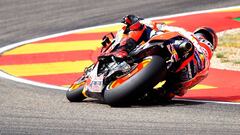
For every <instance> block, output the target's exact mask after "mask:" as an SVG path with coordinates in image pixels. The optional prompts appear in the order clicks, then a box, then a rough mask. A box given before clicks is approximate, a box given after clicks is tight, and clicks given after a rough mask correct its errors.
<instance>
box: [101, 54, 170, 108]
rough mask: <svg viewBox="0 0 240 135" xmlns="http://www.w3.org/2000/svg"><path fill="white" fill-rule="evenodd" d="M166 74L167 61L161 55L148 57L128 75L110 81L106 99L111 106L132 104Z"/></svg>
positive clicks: (105, 92) (105, 94) (105, 93)
mask: <svg viewBox="0 0 240 135" xmlns="http://www.w3.org/2000/svg"><path fill="white" fill-rule="evenodd" d="M165 75H166V66H165V61H164V60H163V59H162V58H161V57H160V56H151V57H147V58H145V59H144V60H143V61H142V62H140V63H139V64H138V66H137V67H136V68H135V69H134V70H132V71H131V72H130V73H129V74H128V75H126V76H124V77H122V78H118V79H117V80H115V81H113V82H111V83H109V85H108V86H107V87H106V88H105V91H104V101H105V102H106V103H107V104H109V105H111V106H121V105H127V104H131V103H132V101H135V100H136V99H137V98H139V97H140V96H143V95H144V94H146V93H147V91H148V90H150V89H152V88H153V87H154V86H155V85H156V84H157V83H158V82H160V81H163V80H164V79H165Z"/></svg>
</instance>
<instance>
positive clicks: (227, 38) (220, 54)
mask: <svg viewBox="0 0 240 135" xmlns="http://www.w3.org/2000/svg"><path fill="white" fill-rule="evenodd" d="M218 37H219V41H218V42H219V44H218V47H217V49H216V51H215V53H214V55H213V58H212V60H211V67H212V68H218V69H228V70H238V71H240V28H238V29H233V30H228V31H224V32H221V33H218Z"/></svg>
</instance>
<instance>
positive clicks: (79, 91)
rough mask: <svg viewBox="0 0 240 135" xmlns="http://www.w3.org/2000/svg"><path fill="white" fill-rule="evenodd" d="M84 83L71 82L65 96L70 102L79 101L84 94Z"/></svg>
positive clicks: (83, 97)
mask: <svg viewBox="0 0 240 135" xmlns="http://www.w3.org/2000/svg"><path fill="white" fill-rule="evenodd" d="M83 93H84V83H80V84H73V85H72V86H71V87H70V88H69V89H68V90H67V92H66V97H67V99H68V100H69V101H70V102H81V101H83V100H84V99H85V98H86V97H85V96H84V94H83Z"/></svg>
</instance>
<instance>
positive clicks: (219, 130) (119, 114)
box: [0, 0, 240, 134]
mask: <svg viewBox="0 0 240 135" xmlns="http://www.w3.org/2000/svg"><path fill="white" fill-rule="evenodd" d="M237 5H240V1H239V0H211V1H208V0H201V1H196V0H178V1H169V0H148V1H144V0H141V1H139V0H131V1H126V2H125V3H123V1H122V0H116V1H110V0H109V1H108V0H101V1H98V0H90V1H88V0H44V1H40V0H24V1H19V0H1V1H0V46H1V47H2V46H6V45H8V44H11V43H15V42H19V41H23V40H27V39H32V38H36V37H40V36H46V35H49V34H54V33H59V32H64V31H68V30H74V29H78V28H83V27H89V26H94V25H100V24H108V23H113V22H118V21H119V20H120V18H121V17H122V16H124V15H126V14H129V13H135V14H138V15H140V16H143V17H153V16H160V15H168V14H175V13H181V12H186V11H196V10H203V9H212V8H219V7H227V6H237ZM63 79H65V78H63ZM239 112H240V106H239V105H224V104H214V103H197V102H187V101H185V102H184V101H173V102H172V103H170V104H150V105H136V106H132V107H124V108H111V107H109V106H107V105H104V104H101V103H99V102H98V101H96V100H88V101H86V102H84V103H69V102H68V101H67V99H66V98H65V92H64V91H59V90H52V89H46V88H39V87H35V86H30V85H26V84H21V83H16V82H13V81H9V80H5V79H2V78H0V134H239V133H240V115H239Z"/></svg>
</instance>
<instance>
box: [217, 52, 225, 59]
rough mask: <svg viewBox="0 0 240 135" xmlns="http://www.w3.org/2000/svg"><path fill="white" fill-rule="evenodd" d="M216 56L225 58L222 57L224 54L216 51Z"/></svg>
mask: <svg viewBox="0 0 240 135" xmlns="http://www.w3.org/2000/svg"><path fill="white" fill-rule="evenodd" d="M216 57H217V58H225V57H224V54H223V53H222V52H219V53H217V54H216Z"/></svg>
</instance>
